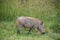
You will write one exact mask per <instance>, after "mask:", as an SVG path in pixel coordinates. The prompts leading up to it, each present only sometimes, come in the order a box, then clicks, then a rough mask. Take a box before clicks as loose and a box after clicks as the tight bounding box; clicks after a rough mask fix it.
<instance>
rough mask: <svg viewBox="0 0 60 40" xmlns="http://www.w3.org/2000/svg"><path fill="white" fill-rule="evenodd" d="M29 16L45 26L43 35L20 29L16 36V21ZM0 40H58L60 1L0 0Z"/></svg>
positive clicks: (59, 33) (59, 34) (59, 38)
mask: <svg viewBox="0 0 60 40" xmlns="http://www.w3.org/2000/svg"><path fill="white" fill-rule="evenodd" d="M20 16H30V17H35V18H38V19H41V20H42V21H44V24H45V31H46V34H45V35H41V34H40V33H39V32H37V33H36V32H35V31H34V30H32V31H31V34H29V35H27V30H28V29H27V28H26V29H24V28H22V31H21V34H19V35H17V34H16V31H17V30H16V28H17V25H16V22H15V21H16V19H17V18H18V17H20ZM0 40H60V0H0Z"/></svg>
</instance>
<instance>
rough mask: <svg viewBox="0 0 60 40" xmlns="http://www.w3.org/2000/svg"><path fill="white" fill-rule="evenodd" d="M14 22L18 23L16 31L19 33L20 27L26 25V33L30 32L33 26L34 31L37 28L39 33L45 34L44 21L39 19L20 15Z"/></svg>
mask: <svg viewBox="0 0 60 40" xmlns="http://www.w3.org/2000/svg"><path fill="white" fill-rule="evenodd" d="M16 23H17V25H18V28H17V33H20V28H21V27H26V28H29V31H28V34H29V33H30V31H31V29H32V28H34V29H35V31H36V32H37V31H38V30H39V31H40V32H41V34H45V32H44V23H43V22H42V21H41V20H39V19H36V18H32V17H25V16H21V17H19V18H18V19H17V20H16Z"/></svg>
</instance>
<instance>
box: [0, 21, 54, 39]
mask: <svg viewBox="0 0 60 40" xmlns="http://www.w3.org/2000/svg"><path fill="white" fill-rule="evenodd" d="M16 31H17V26H16V24H15V23H14V22H2V23H0V40H54V39H53V38H52V37H51V36H50V35H51V34H49V33H46V34H45V35H41V34H40V33H39V32H35V31H34V30H32V31H31V33H30V34H29V35H28V34H27V32H28V29H24V28H23V29H21V33H20V34H18V35H17V33H16Z"/></svg>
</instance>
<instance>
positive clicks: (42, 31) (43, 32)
mask: <svg viewBox="0 0 60 40" xmlns="http://www.w3.org/2000/svg"><path fill="white" fill-rule="evenodd" d="M39 29H40V31H41V34H45V31H44V23H43V22H41V23H40V27H39Z"/></svg>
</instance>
